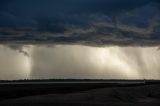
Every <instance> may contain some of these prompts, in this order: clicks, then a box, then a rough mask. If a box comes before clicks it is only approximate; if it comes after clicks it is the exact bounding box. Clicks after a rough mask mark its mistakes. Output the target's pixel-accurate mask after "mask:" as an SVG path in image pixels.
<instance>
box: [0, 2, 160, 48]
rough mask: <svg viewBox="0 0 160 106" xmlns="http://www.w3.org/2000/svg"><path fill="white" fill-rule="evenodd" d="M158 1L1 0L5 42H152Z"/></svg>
mask: <svg viewBox="0 0 160 106" xmlns="http://www.w3.org/2000/svg"><path fill="white" fill-rule="evenodd" d="M159 11H160V6H159V1H158V0H101V1H99V0H34V1H33V0H25V1H24V0H14V1H12V0H1V1H0V41H1V42H2V43H6V42H13V43H53V44H83V45H90V46H104V45H120V46H128V45H132V46H137V45H138V46H139V45H144V46H153V45H159V44H160V36H159V34H160V12H159Z"/></svg>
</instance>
